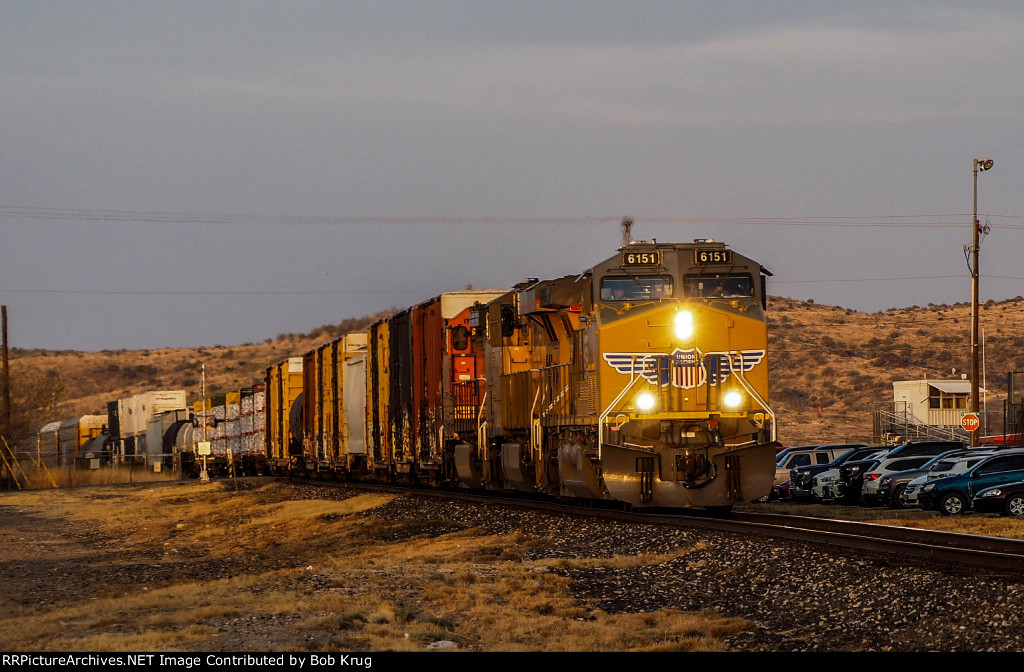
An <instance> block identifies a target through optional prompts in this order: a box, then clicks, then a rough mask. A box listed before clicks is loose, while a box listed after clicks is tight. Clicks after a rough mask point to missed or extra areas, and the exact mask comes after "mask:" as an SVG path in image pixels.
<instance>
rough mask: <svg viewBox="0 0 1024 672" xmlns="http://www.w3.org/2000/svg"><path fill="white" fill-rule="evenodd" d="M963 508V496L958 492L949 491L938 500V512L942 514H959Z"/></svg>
mask: <svg viewBox="0 0 1024 672" xmlns="http://www.w3.org/2000/svg"><path fill="white" fill-rule="evenodd" d="M965 508H966V506H965V502H964V496H963V495H961V494H960V493H959V492H951V493H949V494H948V495H946V496H945V497H943V498H942V501H940V502H939V513H941V514H942V515H944V516H959V515H960V514H961V513H963V512H964V509H965Z"/></svg>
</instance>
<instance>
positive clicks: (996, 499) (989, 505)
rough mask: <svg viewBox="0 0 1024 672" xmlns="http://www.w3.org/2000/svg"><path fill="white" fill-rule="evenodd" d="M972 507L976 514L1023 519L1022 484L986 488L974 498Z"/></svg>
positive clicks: (1023, 495) (1023, 499)
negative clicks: (1000, 515)
mask: <svg viewBox="0 0 1024 672" xmlns="http://www.w3.org/2000/svg"><path fill="white" fill-rule="evenodd" d="M972 505H973V506H974V510H975V511H977V512H978V513H999V514H1002V515H1004V516H1010V517H1012V518H1021V517H1024V482H1020V481H1019V482H1017V483H1009V484H1007V485H997V486H996V487H994V488H986V489H984V490H982V491H981V492H979V493H978V494H976V495H975V496H974V499H973V500H972Z"/></svg>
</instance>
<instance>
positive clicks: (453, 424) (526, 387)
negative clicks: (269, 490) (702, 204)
mask: <svg viewBox="0 0 1024 672" xmlns="http://www.w3.org/2000/svg"><path fill="white" fill-rule="evenodd" d="M767 275H770V274H769V273H768V272H767V271H766V270H765V269H764V268H763V267H761V266H760V265H759V264H758V263H757V262H756V261H753V260H752V259H749V258H747V257H744V256H742V255H740V254H738V253H737V252H734V251H733V250H731V249H729V248H728V247H727V246H726V245H724V244H723V243H720V242H716V241H713V240H697V241H694V242H693V243H686V244H666V243H657V242H651V243H647V242H630V243H629V244H627V245H624V246H623V247H622V248H620V249H619V251H618V253H617V254H616V255H615V256H613V257H611V258H609V259H606V260H605V261H602V262H601V263H599V264H597V265H595V266H593V267H592V268H590V269H586V270H583V271H582V272H580V273H578V274H576V275H569V276H565V277H562V278H557V279H553V280H543V281H542V280H537V279H530V280H528V281H526V282H523V283H520V284H518V285H516V286H515V287H513V288H512V289H510V290H494V291H478V290H467V291H463V292H451V293H446V294H442V295H440V296H437V297H435V298H432V299H430V300H429V301H426V302H424V303H421V304H419V305H417V306H413V307H411V308H408V309H405V310H402V311H400V312H398V313H396V314H394V315H392V316H391V317H389V318H387V319H384V320H381V321H379V322H377V323H375V324H373V325H372V326H371V327H370V328H369V330H368V331H367V332H366V333H365V334H350V335H348V336H346V337H344V338H342V339H338V340H337V341H334V342H332V343H331V344H328V345H325V346H322V347H321V348H318V349H316V350H314V351H311V352H309V353H306V355H305V356H304V357H303V358H292V359H289V360H287V361H285V362H281V363H279V364H277V365H274V366H272V367H269V368H268V369H267V372H266V381H265V382H266V388H267V410H266V416H267V425H266V434H265V438H266V451H267V460H268V464H269V465H271V466H272V467H273V468H275V469H277V470H280V471H286V470H287V471H292V472H297V473H304V474H314V475H318V476H324V477H333V478H348V479H365V480H373V481H378V482H401V483H409V484H418V485H426V486H430V487H459V488H467V489H480V490H492V491H503V492H521V493H540V494H547V495H551V496H554V497H558V498H561V499H568V500H576V499H583V500H613V501H618V502H624V503H626V504H628V505H632V506H637V507H694V506H696V507H725V506H729V505H731V504H733V503H737V502H744V501H750V500H753V499H756V498H758V497H761V496H762V495H765V494H767V493H768V491H769V490H770V489H771V485H772V480H773V476H774V456H775V446H776V442H775V416H774V413H773V412H772V409H771V407H770V405H769V396H768V361H767V330H766V323H765V307H766V295H765V277H766V276H767Z"/></svg>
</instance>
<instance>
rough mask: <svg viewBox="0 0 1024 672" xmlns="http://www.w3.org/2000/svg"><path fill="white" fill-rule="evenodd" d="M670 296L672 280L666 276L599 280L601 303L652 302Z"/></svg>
mask: <svg viewBox="0 0 1024 672" xmlns="http://www.w3.org/2000/svg"><path fill="white" fill-rule="evenodd" d="M671 296H672V278H670V277H666V276H660V275H658V276H646V277H635V276H609V277H605V278H601V300H602V301H652V300H655V299H667V298H669V297H671Z"/></svg>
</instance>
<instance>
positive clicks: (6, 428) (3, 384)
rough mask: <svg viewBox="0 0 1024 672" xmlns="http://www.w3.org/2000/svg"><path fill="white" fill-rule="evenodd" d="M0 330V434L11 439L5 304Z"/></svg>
mask: <svg viewBox="0 0 1024 672" xmlns="http://www.w3.org/2000/svg"><path fill="white" fill-rule="evenodd" d="M0 323H2V326H0V330H2V331H3V338H2V341H3V345H2V346H0V350H2V351H3V356H2V358H3V371H2V372H0V396H2V397H3V409H4V424H3V425H2V426H0V434H3V436H4V438H6V439H7V440H8V441H13V440H14V437H12V436H11V371H10V369H9V368H8V365H7V306H0Z"/></svg>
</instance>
